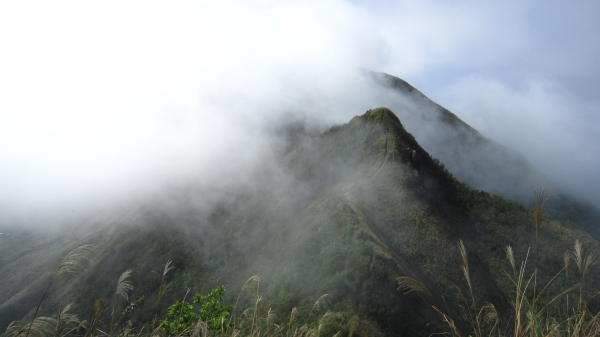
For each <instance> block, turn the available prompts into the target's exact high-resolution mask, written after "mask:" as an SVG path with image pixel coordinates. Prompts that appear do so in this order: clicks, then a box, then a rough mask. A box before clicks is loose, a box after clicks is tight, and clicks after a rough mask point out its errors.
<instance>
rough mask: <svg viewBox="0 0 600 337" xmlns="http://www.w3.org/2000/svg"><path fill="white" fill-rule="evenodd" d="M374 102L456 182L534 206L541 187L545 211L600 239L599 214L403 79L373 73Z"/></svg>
mask: <svg viewBox="0 0 600 337" xmlns="http://www.w3.org/2000/svg"><path fill="white" fill-rule="evenodd" d="M364 74H365V76H367V77H368V78H370V79H372V80H373V81H374V83H375V86H377V87H378V88H379V90H376V92H377V93H378V94H377V101H379V102H380V103H379V104H381V105H385V106H388V107H390V108H391V109H392V110H393V111H395V112H396V113H397V114H398V116H399V117H400V119H401V120H402V122H403V124H404V125H405V126H406V128H407V129H408V130H410V132H411V133H412V134H413V135H414V136H415V137H416V138H417V139H418V140H419V142H420V143H421V145H422V146H423V147H424V148H426V149H427V150H428V152H429V153H431V155H433V156H434V157H435V158H437V159H439V160H440V161H441V162H442V163H444V165H445V166H446V168H447V169H448V170H449V171H450V172H451V173H452V174H453V175H454V176H455V177H456V178H457V179H458V180H460V181H462V182H464V183H466V184H468V185H469V186H471V187H473V188H475V189H480V190H484V191H486V192H489V193H492V194H499V195H501V196H503V197H504V198H507V199H510V200H515V201H519V202H522V203H524V204H526V205H531V203H532V191H533V190H535V189H536V188H540V187H541V188H544V189H545V190H546V193H547V194H548V195H549V196H550V199H549V201H548V203H547V204H546V209H547V211H548V213H549V214H551V215H552V216H553V217H555V218H560V219H565V220H571V221H574V222H576V223H578V224H580V225H581V228H582V229H584V230H586V231H588V232H590V233H592V234H593V235H594V236H595V237H596V238H597V239H599V238H600V230H599V228H598V226H597V224H598V221H597V219H598V218H599V217H600V210H599V209H597V208H596V207H594V206H592V205H589V204H587V203H586V202H585V201H582V200H578V199H577V198H574V197H572V196H571V195H570V194H569V193H567V192H565V191H564V190H562V189H561V188H559V187H557V186H556V184H555V183H553V182H551V181H549V180H548V179H547V178H546V177H544V175H543V174H542V173H540V172H539V171H538V170H536V169H534V168H533V167H532V166H531V165H530V164H529V162H528V161H527V159H526V158H524V157H523V156H522V155H520V154H519V153H518V150H519V149H509V148H507V147H505V146H503V145H501V144H499V143H496V142H494V141H493V140H491V139H488V138H486V137H485V136H484V135H482V134H481V133H479V132H478V131H477V130H475V129H474V128H472V127H471V126H469V125H468V124H466V123H465V122H464V121H462V120H461V119H460V118H458V117H457V116H456V115H455V114H453V113H452V112H450V111H448V110H447V109H445V108H444V107H442V106H440V105H439V104H437V103H435V102H433V101H432V100H430V99H429V98H428V97H426V96H425V95H424V94H423V93H421V92H420V91H419V90H417V89H416V88H414V87H413V86H411V85H410V84H409V83H407V82H406V81H404V80H402V79H400V78H397V77H394V76H392V75H388V74H385V73H378V72H372V71H365V72H364Z"/></svg>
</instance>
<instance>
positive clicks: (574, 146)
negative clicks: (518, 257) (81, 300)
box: [0, 0, 600, 212]
mask: <svg viewBox="0 0 600 337" xmlns="http://www.w3.org/2000/svg"><path fill="white" fill-rule="evenodd" d="M599 16H600V2H597V1H582V2H571V3H566V2H559V1H531V2H523V1H495V2H492V1H453V2H448V1H381V2H375V1H351V2H350V1H339V0H338V1H335V0H332V1H218V2H217V1H187V2H186V1H177V2H160V1H152V0H148V1H133V0H126V1H89V2H81V1H53V2H47V1H19V2H16V1H14V2H3V3H2V4H0V44H1V45H2V52H0V186H1V187H2V188H1V189H0V203H3V204H4V205H5V206H4V207H5V208H7V207H8V208H11V209H16V210H18V211H23V212H27V211H29V210H31V209H33V208H34V206H35V207H38V208H39V207H54V206H51V205H60V207H63V208H64V209H71V208H73V207H74V206H73V205H75V204H76V203H77V202H76V200H82V199H89V200H98V199H99V198H98V195H103V196H105V198H106V199H110V198H113V197H115V196H118V195H123V194H124V193H132V192H131V191H136V192H135V193H139V194H143V193H147V192H148V189H150V190H153V188H155V187H148V186H154V185H153V184H149V182H150V181H152V182H155V181H163V180H169V179H172V177H174V176H186V175H192V174H198V172H202V174H204V175H205V176H207V177H211V178H214V177H215V175H216V174H217V173H216V172H222V171H223V168H222V167H219V168H218V169H217V168H213V169H208V168H207V167H213V165H212V164H213V163H214V162H217V161H219V162H221V161H222V160H221V159H222V156H223V153H227V152H228V151H235V149H236V147H239V144H240V143H243V144H244V145H245V146H246V147H247V148H248V149H253V150H247V153H249V155H248V156H247V158H239V159H237V160H238V161H239V162H235V163H232V165H237V166H240V165H242V166H250V167H252V166H253V165H258V163H255V162H254V161H252V158H254V157H260V155H259V154H260V153H262V152H261V151H263V150H262V149H263V148H264V147H265V144H266V143H267V142H268V141H269V140H268V139H267V138H265V137H264V135H259V134H257V132H256V131H255V130H256V129H257V128H259V127H260V126H261V125H264V124H265V123H268V121H270V120H274V119H277V118H278V116H282V114H283V113H288V112H289V111H294V110H303V113H304V114H308V115H311V114H312V115H313V116H318V118H322V119H323V120H324V121H325V122H328V123H341V122H345V121H347V120H349V119H350V118H351V117H352V116H354V115H357V114H360V113H362V112H364V110H363V109H366V108H369V107H371V106H370V105H369V104H375V103H376V102H372V101H369V99H368V98H361V97H362V96H361V92H363V91H364V90H368V89H366V88H361V87H360V85H359V84H357V82H356V78H355V77H353V75H352V74H351V73H353V71H354V69H358V68H361V67H362V68H369V69H373V70H377V71H384V72H387V73H390V74H392V75H395V76H398V77H401V78H403V79H405V80H407V81H409V82H410V83H412V84H413V85H415V86H416V87H417V88H418V89H420V90H421V91H423V92H424V93H425V94H426V95H427V96H429V97H430V98H432V99H433V100H435V101H436V102H438V103H440V104H441V105H443V106H445V107H447V108H448V109H450V110H451V111H453V112H454V113H456V114H457V115H458V116H459V117H460V118H462V119H463V120H465V121H466V122H467V123H469V124H471V125H472V126H474V127H475V128H477V129H478V130H480V131H481V132H482V133H483V134H485V135H486V136H488V137H490V138H492V139H494V140H496V141H498V142H501V143H503V144H505V145H507V146H510V147H512V148H515V149H516V150H517V151H519V152H520V153H521V154H523V155H524V156H526V157H527V158H528V159H529V160H530V161H531V162H532V163H533V164H534V165H535V166H536V167H537V168H538V169H540V170H542V172H543V173H544V174H546V175H547V176H549V177H550V178H551V179H553V180H555V181H559V182H561V183H562V184H564V185H568V186H569V187H570V189H571V190H572V191H576V193H578V195H579V196H581V197H583V198H587V199H588V200H590V201H593V202H596V203H597V204H599V205H600V202H597V199H595V197H594V195H596V194H598V193H597V186H600V173H599V172H600V164H599V163H600V160H599V158H600V145H598V144H599V143H600V141H599V140H600V139H599V138H600V137H599V136H598V134H599V133H600V99H599V97H600V95H599V93H600V64H599V63H600V62H599V61H598V60H599V59H600V58H599V57H598V56H599V55H600V34H599V33H600V20H598V19H597V18H598V17H599ZM365 97H366V96H365ZM299 107H301V108H299ZM233 121H236V123H232V122H233ZM409 131H410V130H409ZM223 134H228V135H229V136H228V137H223V136H222V135H223ZM231 135H233V136H231ZM217 144H219V145H217ZM240 179H242V178H240ZM141 186H144V187H143V188H142V187H141ZM156 188H157V187H156ZM6 205H10V206H6ZM32 205H33V206H32ZM32 207H33V208H32ZM57 207H58V206H57Z"/></svg>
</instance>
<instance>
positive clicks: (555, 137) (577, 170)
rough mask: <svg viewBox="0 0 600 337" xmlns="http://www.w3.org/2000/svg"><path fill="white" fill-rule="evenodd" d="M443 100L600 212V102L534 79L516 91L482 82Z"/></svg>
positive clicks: (450, 90)
mask: <svg viewBox="0 0 600 337" xmlns="http://www.w3.org/2000/svg"><path fill="white" fill-rule="evenodd" d="M438 94H439V95H440V96H442V97H444V100H445V101H446V102H448V105H449V107H450V108H451V109H452V110H453V111H455V112H456V113H458V114H459V115H460V116H461V118H462V119H463V120H465V121H466V122H467V123H468V124H470V125H471V126H473V127H475V128H476V129H478V130H479V131H480V132H482V133H483V134H484V135H486V136H488V137H490V138H492V139H494V140H496V141H498V142H500V143H502V144H504V145H506V146H508V147H510V148H512V149H514V150H516V151H518V152H519V153H521V154H522V155H524V156H525V157H526V158H527V159H528V160H529V161H530V162H531V163H532V164H533V165H534V166H535V167H536V168H537V169H538V170H540V171H541V172H542V173H543V174H545V175H546V176H547V177H548V178H550V179H551V181H553V182H554V183H555V184H557V186H561V187H562V188H564V189H565V190H566V191H569V192H570V193H572V194H574V195H578V196H580V197H582V196H583V197H585V198H586V199H587V201H588V202H593V203H594V204H595V205H597V206H600V200H598V197H597V191H596V186H598V185H599V184H600V173H599V172H600V162H598V160H597V159H598V158H600V143H598V125H599V122H600V120H599V119H598V114H597V112H598V111H600V101H587V100H582V99H580V98H579V97H577V96H574V95H573V94H572V93H570V92H569V90H568V89H567V88H565V87H564V86H562V85H560V83H557V82H556V81H551V80H542V79H529V80H526V81H524V82H523V83H522V84H521V85H519V86H517V87H513V86H511V85H509V84H507V83H505V82H502V81H499V80H496V79H493V78H488V77H480V76H471V77H467V78H464V79H462V80H460V81H458V82H457V83H455V84H454V85H452V86H449V87H447V88H444V89H443V90H442V91H441V92H440V93H438Z"/></svg>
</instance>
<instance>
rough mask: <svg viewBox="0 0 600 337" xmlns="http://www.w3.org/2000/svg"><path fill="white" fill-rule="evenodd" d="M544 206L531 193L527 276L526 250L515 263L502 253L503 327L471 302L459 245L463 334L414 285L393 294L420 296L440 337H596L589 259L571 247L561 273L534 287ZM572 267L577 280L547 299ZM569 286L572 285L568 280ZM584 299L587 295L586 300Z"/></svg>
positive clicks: (599, 315)
mask: <svg viewBox="0 0 600 337" xmlns="http://www.w3.org/2000/svg"><path fill="white" fill-rule="evenodd" d="M545 202H546V198H545V196H544V191H543V190H536V192H535V206H534V212H533V215H534V223H535V245H536V246H535V251H536V252H535V261H534V266H533V267H534V268H533V271H532V272H528V270H529V269H528V268H527V266H528V263H530V261H529V260H530V253H529V249H528V250H527V254H526V255H525V257H524V259H523V260H522V261H520V263H517V261H516V258H515V253H514V250H513V248H512V247H511V246H507V247H506V249H505V255H506V259H507V261H508V266H509V268H508V269H507V270H505V271H504V272H505V275H506V279H507V282H508V284H510V286H511V287H512V289H513V291H512V298H511V299H509V301H510V307H512V312H511V315H510V316H509V317H506V319H505V320H504V322H505V323H504V324H501V323H502V321H501V319H500V317H499V314H498V311H497V310H496V307H495V306H494V305H493V304H491V303H488V302H483V304H481V302H480V301H478V300H477V299H476V298H475V295H474V291H473V283H472V282H471V275H470V270H469V260H468V256H467V249H466V247H465V245H464V243H463V242H462V241H461V240H459V242H458V244H457V248H458V252H459V254H460V257H461V261H462V264H461V265H460V270H461V273H462V275H463V278H464V279H463V287H465V288H466V289H467V290H468V293H467V295H465V294H464V292H463V291H462V289H463V288H462V287H461V286H459V285H457V286H456V290H457V293H458V298H460V300H461V301H462V303H461V304H459V306H460V307H462V308H464V317H462V319H463V320H464V321H465V323H466V326H468V331H467V332H466V333H465V332H463V331H461V329H460V328H459V326H460V324H457V323H456V322H457V321H456V320H455V319H454V318H453V317H452V315H451V314H450V310H448V309H446V310H443V309H440V308H439V306H437V305H435V304H434V298H433V296H432V294H431V292H430V291H429V290H428V289H427V287H426V286H425V285H424V284H423V283H421V282H419V281H418V280H416V279H414V278H411V277H408V276H402V277H399V278H398V279H397V282H398V289H399V290H403V292H404V294H407V293H410V292H418V293H421V294H425V295H427V296H426V298H425V299H426V300H429V302H430V304H431V306H432V308H433V310H434V311H435V312H436V313H437V314H438V315H439V316H440V318H441V320H442V322H443V323H445V325H446V327H447V329H448V330H447V331H446V332H445V334H449V335H451V336H459V337H460V336H475V337H483V336H496V335H497V336H513V337H526V336H530V337H534V336H535V337H544V336H570V337H591V336H600V311H599V312H592V311H591V309H590V308H589V306H588V304H589V301H590V300H591V299H592V298H593V297H595V296H596V295H598V294H600V293H598V292H596V293H595V294H593V292H590V291H588V287H589V284H588V278H589V273H590V270H591V267H592V266H593V265H594V264H595V256H594V255H593V254H590V253H588V254H587V255H586V254H585V253H584V249H583V246H582V244H581V243H580V242H579V241H575V243H574V246H573V251H572V252H568V251H567V252H565V253H564V255H563V256H564V267H563V268H562V269H561V270H559V271H558V272H556V274H555V275H553V276H552V277H550V279H549V281H548V282H547V283H546V284H543V285H539V284H538V276H539V275H538V260H539V236H540V232H541V227H542V226H541V224H542V220H543V206H544V203H545ZM571 261H573V262H574V264H575V266H576V267H577V271H578V278H577V279H576V280H575V284H574V285H572V286H565V288H564V289H562V290H561V291H560V292H559V293H558V294H556V295H549V294H548V293H549V289H550V288H551V286H552V285H553V284H554V283H555V282H556V281H557V279H559V276H560V275H563V271H564V277H565V278H566V279H567V280H568V279H569V267H570V265H571ZM571 281H572V280H571ZM587 294H593V295H591V296H588V295H587ZM444 303H445V302H444Z"/></svg>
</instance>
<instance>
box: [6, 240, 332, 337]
mask: <svg viewBox="0 0 600 337" xmlns="http://www.w3.org/2000/svg"><path fill="white" fill-rule="evenodd" d="M89 252H91V246H82V247H79V248H77V249H76V250H74V251H72V252H71V253H69V254H68V255H67V257H65V259H64V260H63V261H62V262H61V264H60V265H59V267H58V268H57V269H56V271H55V272H54V274H53V278H52V279H51V281H50V282H51V283H50V284H52V282H53V281H54V280H55V277H56V276H58V275H61V274H63V273H74V272H76V271H85V269H84V266H83V264H82V263H81V262H82V260H89V256H88V255H86V254H87V253H89ZM174 268H175V267H174V266H173V265H172V262H171V260H169V261H168V262H167V263H166V265H165V266H164V269H163V271H162V273H161V274H159V276H160V278H161V280H160V285H158V290H157V293H158V294H157V297H156V298H157V304H160V303H161V300H162V299H163V297H164V295H165V293H166V292H167V290H168V289H169V286H170V284H169V283H167V274H168V273H169V272H170V271H171V270H173V269H174ZM132 273H133V271H132V270H131V269H127V270H126V271H124V272H123V273H121V275H120V276H119V278H118V279H117V282H116V287H115V291H114V293H113V294H112V296H111V298H110V299H105V298H99V299H97V300H96V301H95V302H94V305H93V311H92V314H91V317H89V319H88V320H83V319H81V318H80V317H79V316H78V315H76V314H73V313H71V310H72V308H73V305H72V304H68V305H66V306H65V307H64V308H62V309H60V310H59V312H58V313H57V314H56V316H55V317H46V316H45V317H37V313H38V311H39V309H40V307H41V302H42V301H43V299H44V298H45V297H46V295H47V294H48V290H49V289H50V285H49V286H48V287H47V288H46V291H45V292H44V294H43V295H42V298H41V299H40V301H39V303H38V306H37V307H36V310H35V313H34V316H33V318H32V319H31V321H29V322H26V323H23V324H21V322H13V323H11V324H10V325H9V326H8V328H7V330H6V331H5V332H4V333H3V334H2V336H3V337H23V336H32V337H68V336H80V337H100V336H102V337H105V336H106V337H112V336H118V337H209V336H214V337H216V336H219V337H238V336H240V337H241V336H251V337H311V336H318V335H319V331H320V329H321V327H322V326H323V324H324V323H325V322H326V321H327V320H328V319H329V318H330V317H331V316H332V315H333V313H332V312H330V311H327V312H326V313H325V314H324V315H322V316H321V318H320V319H319V318H318V317H315V320H314V322H312V324H309V323H310V322H311V321H310V315H312V314H313V313H317V312H321V311H324V310H325V309H327V308H329V306H330V300H331V296H330V295H328V294H325V295H323V296H321V297H319V298H318V299H317V300H316V301H315V303H314V305H313V306H312V309H311V310H310V314H309V315H308V316H309V319H307V320H306V322H304V323H302V324H300V322H299V314H298V309H297V308H293V309H292V310H291V313H290V315H289V318H287V316H284V317H286V318H285V321H283V322H277V321H276V318H277V315H276V313H275V311H274V310H273V309H272V308H268V307H267V306H266V301H265V299H264V298H263V296H262V295H261V293H260V284H261V282H262V279H261V278H260V276H258V275H256V276H253V277H251V278H250V279H248V281H246V282H245V283H244V285H243V286H242V289H241V290H240V293H239V295H238V298H237V301H236V304H235V305H236V307H237V305H238V304H239V303H238V302H239V301H240V298H241V297H243V295H244V294H249V295H250V296H252V297H254V300H253V303H254V305H253V306H252V307H250V308H247V309H245V310H243V311H242V313H241V314H239V315H236V316H235V318H233V317H234V315H231V316H229V317H227V316H224V318H223V319H222V320H221V323H220V327H219V329H215V328H214V325H213V324H210V322H209V321H208V320H207V321H204V320H203V319H202V318H200V317H201V316H199V315H190V316H185V314H186V312H187V313H190V312H192V313H193V307H192V304H190V303H188V302H186V297H187V295H188V293H189V289H188V292H186V295H185V296H184V298H183V299H182V301H181V302H179V301H178V302H177V303H181V305H179V306H178V307H176V308H177V310H178V312H177V313H176V314H175V319H177V320H178V321H179V322H180V323H178V325H177V328H176V329H175V330H173V331H171V332H165V330H164V329H162V324H157V323H158V314H157V315H156V316H155V317H154V319H152V321H151V322H144V321H143V319H142V321H140V322H139V323H138V325H137V326H134V325H133V323H132V321H131V320H129V321H124V319H125V318H126V315H127V314H129V313H130V312H131V311H133V310H136V307H137V306H139V305H140V303H141V302H142V300H143V298H141V299H138V300H137V301H132V302H131V303H128V302H129V299H130V296H129V293H130V292H131V291H132V290H133V285H132V284H131V283H130V281H129V279H130V277H131V275H132ZM220 288H222V287H219V288H217V289H220ZM223 289H224V288H223ZM215 291H216V290H215ZM215 291H213V292H215ZM207 297H210V295H208V296H202V295H196V298H201V299H202V298H207ZM120 301H124V302H127V303H128V304H126V305H125V310H123V311H120V310H119V306H120V305H119V303H120ZM163 302H164V301H163ZM209 305H214V304H210V303H209ZM121 306H123V304H122V303H121ZM173 307H175V305H173V306H171V307H170V308H173ZM229 308H230V309H233V311H234V314H235V308H234V307H233V306H230V307H229ZM231 318H233V319H232V320H231ZM163 322H164V321H163ZM230 323H231V324H230ZM339 336H341V335H340V334H338V337H339Z"/></svg>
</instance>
